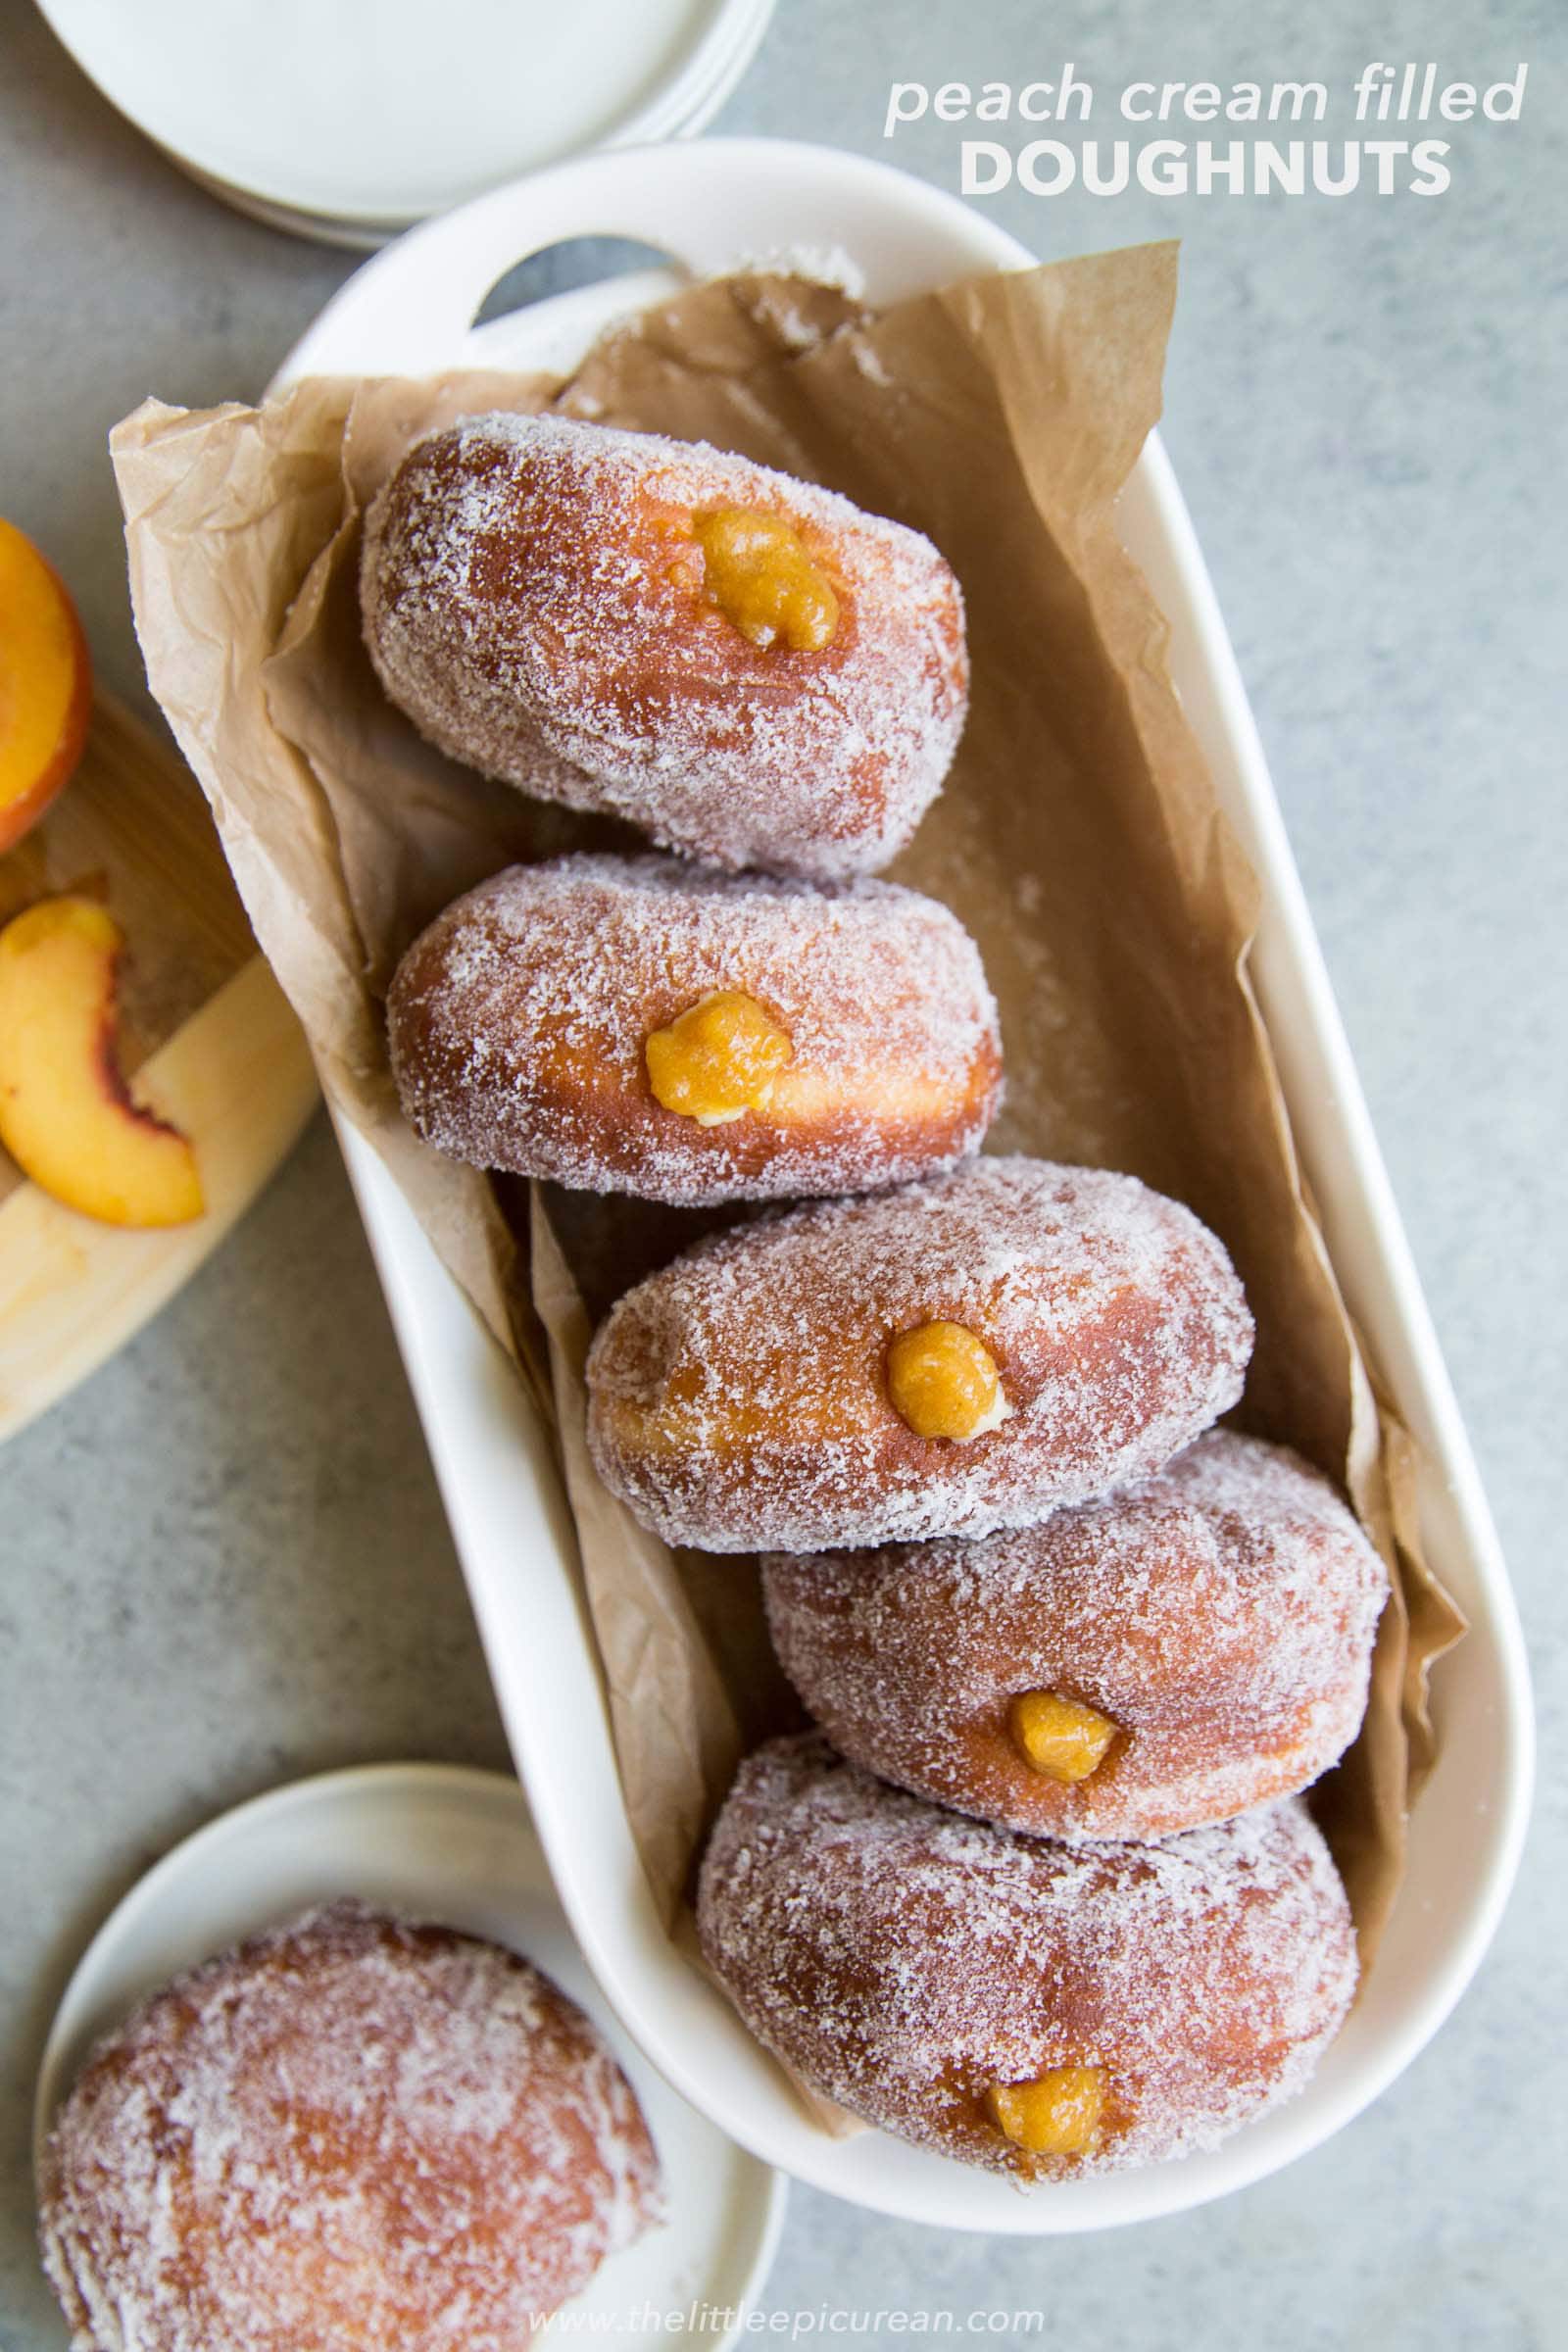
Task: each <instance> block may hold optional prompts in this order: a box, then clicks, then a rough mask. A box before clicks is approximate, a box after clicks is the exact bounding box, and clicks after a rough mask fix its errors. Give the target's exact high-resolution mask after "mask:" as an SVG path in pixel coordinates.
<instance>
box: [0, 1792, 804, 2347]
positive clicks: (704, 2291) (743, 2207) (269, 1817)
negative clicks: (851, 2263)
mask: <svg viewBox="0 0 1568 2352" xmlns="http://www.w3.org/2000/svg"><path fill="white" fill-rule="evenodd" d="M367 1803H368V1804H370V1805H371V1806H372V1807H373V1808H374V1809H375V1810H376V1811H377V1812H379V1813H382V1814H384V1816H385V1817H386V1820H385V1824H384V1826H385V1828H388V1829H390V1828H393V1827H395V1826H396V1823H397V1821H398V1819H399V1817H400V1816H401V1817H403V1818H405V1819H407V1818H408V1816H409V1814H410V1812H411V1810H412V1809H413V1808H415V1807H422V1808H429V1807H430V1806H432V1805H436V1806H439V1807H441V1808H442V1809H443V1810H450V1811H451V1812H452V1813H453V1814H454V1815H455V1816H456V1817H457V1818H458V1819H459V1820H460V1821H461V1822H462V1824H463V1825H464V1826H465V1827H466V1826H468V1824H469V1823H471V1822H475V1821H476V1820H477V1818H478V1817H479V1816H480V1815H490V1816H493V1817H494V1818H495V1819H496V1820H497V1822H498V1823H499V1825H500V1828H501V1831H502V1833H503V1834H504V1836H505V1838H506V1839H507V1841H508V1843H509V1845H512V1846H515V1848H516V1850H518V1851H519V1852H520V1853H522V1854H524V1855H525V1856H527V1858H528V1859H529V1861H530V1862H532V1863H534V1864H536V1866H537V1867H536V1873H535V1876H534V1878H533V1880H532V1881H531V1882H530V1885H529V1887H528V1888H527V1898H528V1902H529V1905H530V1907H532V1908H534V1909H535V1910H538V1909H545V1908H548V1909H549V1910H551V1911H554V1912H558V1913H559V1914H560V1915H559V1920H558V1921H557V1922H556V1923H554V1925H555V1932H556V1933H557V1934H558V1935H559V1936H561V1937H563V1938H569V1936H570V1929H569V1924H568V1923H567V1921H566V1919H565V1915H564V1912H560V1905H559V1901H558V1899H557V1898H556V1897H555V1896H554V1894H553V1892H552V1883H551V1880H550V1876H549V1869H548V1864H547V1862H546V1859H545V1856H544V1854H543V1851H542V1849H541V1848H540V1846H539V1842H538V1838H537V1837H536V1835H535V1833H534V1829H533V1824H532V1821H531V1819H530V1817H529V1813H528V1807H527V1799H526V1798H525V1796H524V1795H523V1792H522V1790H521V1789H520V1788H519V1787H518V1785H517V1783H516V1782H515V1781H514V1780H512V1779H510V1778H509V1777H508V1776H507V1775H506V1774H504V1773H499V1772H486V1771H483V1770H480V1769H479V1768H477V1767H474V1766H470V1765H464V1764H427V1763H386V1764H362V1765H351V1766H349V1767H347V1768H345V1769H343V1770H340V1771H336V1772H323V1773H315V1774H312V1775H310V1776H309V1777H308V1778H306V1779H304V1780H299V1781H290V1782H286V1783H285V1784H284V1785H283V1786H282V1787H281V1788H278V1789H269V1790H267V1791H266V1792H265V1793H263V1794H262V1795H260V1796H255V1797H251V1798H249V1799H247V1800H246V1801H245V1802H244V1803H242V1804H239V1805H235V1806H232V1807H231V1808H230V1809H229V1810H228V1811H227V1812H226V1813H221V1814H219V1815H218V1816H217V1818H216V1819H214V1820H212V1821H209V1822H206V1823H204V1824H203V1826H202V1827H201V1828H200V1829H199V1830H195V1831H193V1832H192V1833H191V1835H190V1836H189V1837H188V1838H181V1839H180V1841H179V1842H178V1844H176V1845H174V1846H172V1847H171V1848H170V1850H169V1851H168V1852H167V1853H166V1854H164V1855H163V1856H162V1857H161V1858H160V1860H159V1861H157V1862H155V1863H154V1864H153V1866H152V1868H151V1869H150V1870H149V1871H147V1872H145V1873H144V1875H143V1876H142V1877H141V1878H139V1879H138V1880H137V1881H136V1883H135V1884H134V1886H132V1887H129V1888H128V1889H127V1890H126V1892H125V1893H124V1894H123V1896H122V1897H121V1899H120V1901H119V1902H118V1903H117V1904H116V1905H115V1907H114V1909H113V1910H112V1911H111V1912H110V1913H109V1915H108V1917H107V1918H106V1919H105V1921H104V1922H103V1925H102V1926H101V1927H100V1928H99V1929H98V1931H97V1933H96V1935H95V1936H93V1938H92V1940H91V1942H90V1943H89V1944H88V1946H87V1948H86V1950H85V1951H84V1952H83V1953H82V1955H81V1958H80V1959H79V1960H78V1961H77V1963H76V1966H75V1968H74V1969H73V1971H72V1975H71V1980H70V1983H69V1984H68V1985H67V1986H66V1989H65V1991H64V1993H63V1994H62V1995H61V1998H60V2004H59V2007H58V2009H57V2010H56V2012H55V2017H54V2022H53V2024H52V2025H51V2027H50V2031H49V2037H48V2040H47V2042H46V2043H45V2046H44V2052H43V2056H42V2058H41V2060H40V2062H39V2068H38V2078H37V2086H36V2090H35V2093H34V2098H33V2116H32V2148H33V2169H34V2172H35V2173H36V2171H37V2169H38V2160H39V2155H40V2152H41V2150H42V2147H43V2142H44V2140H45V2138H46V2136H47V2134H48V2131H49V2126H50V2123H51V2120H52V2118H53V2116H54V2114H55V2112H56V2110H57V2108H58V2107H59V2105H60V2102H61V2100H62V2099H63V2098H64V2097H65V2096H66V2093H67V2091H68V2090H69V2089H70V2086H71V2078H72V2074H73V2060H74V2061H75V2063H76V2064H79V2062H80V2059H81V2058H82V2057H83V2056H84V2055H85V2048H84V2046H83V2045H84V2044H87V2043H89V2040H90V2037H91V2033H92V2027H93V2024H94V2021H95V2020H98V2019H100V2018H101V2017H102V2014H103V2003H104V2001H105V1997H106V1994H107V1993H108V1992H109V1990H110V1988H111V1987H114V1989H115V1992H116V1994H117V1996H118V1993H119V1991H120V1990H121V1989H122V1988H121V1987H120V1985H118V1983H117V1980H118V1979H119V1977H120V1976H121V1974H122V1971H123V1966H124V1962H123V1958H122V1954H123V1948H124V1947H125V1945H126V1944H127V1942H129V1943H132V1944H133V1943H134V1939H135V1937H136V1936H137V1935H138V1934H140V1933H142V1932H143V1931H144V1930H145V1929H146V1928H147V1927H149V1926H150V1925H153V1924H154V1923H157V1922H158V1921H159V1920H160V1916H161V1914H163V1913H165V1912H166V1911H172V1912H173V1913H174V1914H175V1916H176V1917H177V1916H178V1914H179V1913H180V1910H181V1908H182V1889H183V1888H184V1887H187V1886H188V1884H189V1883H190V1882H191V1880H192V1879H193V1878H198V1877H203V1876H206V1875H207V1874H209V1873H213V1872H215V1871H221V1867H222V1864H223V1860H224V1858H225V1856H232V1855H233V1854H234V1852H235V1851H236V1849H237V1850H238V1851H239V1853H240V1854H241V1855H243V1852H244V1848H245V1846H246V1844H247V1842H248V1841H250V1840H253V1839H255V1838H257V1837H258V1835H262V1836H266V1835H269V1834H271V1833H273V1832H275V1831H276V1830H277V1829H278V1828H279V1827H282V1828H284V1829H285V1830H287V1831H289V1832H290V1834H293V1825H294V1824H295V1823H296V1822H297V1821H298V1820H299V1817H300V1816H301V1815H317V1816H319V1815H320V1814H322V1813H323V1812H324V1813H326V1814H327V1816H328V1827H329V1829H331V1828H332V1827H334V1826H335V1825H333V1824H332V1823H331V1821H330V1815H331V1814H332V1812H333V1811H334V1810H341V1811H342V1812H343V1814H344V1815H345V1820H344V1823H343V1829H344V1830H345V1831H348V1830H349V1829H350V1828H351V1827H352V1826H353V1821H354V1816H356V1815H360V1814H363V1809H364V1807H365V1805H366V1804H367ZM342 1868H343V1880H342V1887H343V1889H344V1890H346V1891H349V1892H354V1891H360V1889H359V1888H358V1887H356V1884H355V1879H354V1870H355V1855H354V1854H353V1853H352V1852H350V1851H347V1850H346V1851H345V1852H344V1855H343V1863H342ZM415 1883H416V1882H415V1879H414V1878H410V1880H409V1881H408V1884H409V1887H410V1891H409V1892H408V1893H406V1894H401V1895H400V1896H399V1897H398V1898H397V1907H398V1908H399V1909H401V1910H403V1911H404V1912H405V1913H406V1914H407V1915H410V1916H418V1917H421V1918H425V1919H428V1920H431V1921H434V1922H436V1923H437V1924H443V1923H444V1921H445V1915H446V1912H447V1911H448V1910H449V1909H450V1908H451V1903H450V1896H448V1897H446V1898H445V1899H443V1898H441V1897H439V1896H438V1897H437V1899H435V1900H432V1901H427V1900H425V1899H424V1898H422V1897H421V1896H420V1895H419V1894H418V1893H417V1892H416V1891H414V1890H413V1889H414V1886H415ZM474 1893H475V1896H476V1897H479V1896H481V1895H482V1896H483V1897H484V1899H485V1901H486V1902H487V1903H488V1904H489V1905H490V1906H491V1907H493V1908H505V1906H506V1897H505V1895H504V1894H503V1895H501V1896H499V1897H498V1896H494V1895H493V1894H491V1893H490V1891H489V1888H488V1883H487V1886H486V1887H485V1888H480V1887H478V1886H477V1885H475V1887H474ZM320 1899H322V1898H321V1889H320V1887H319V1884H318V1883H317V1882H316V1881H315V1879H310V1880H308V1881H306V1882H302V1884H301V1885H300V1887H298V1889H297V1890H296V1891H295V1892H293V1893H292V1894H290V1895H289V1896H288V1897H287V1898H284V1899H281V1900H280V1901H267V1900H262V1901H259V1902H258V1904H257V1907H256V1910H255V1913H254V1916H252V1917H251V1918H250V1920H249V1922H248V1925H247V1926H246V1927H245V1928H244V1929H240V1928H238V1927H236V1928H235V1929H234V1930H233V1931H232V1932H231V1934H230V1936H229V1937H228V1938H227V1940H235V1939H237V1937H238V1936H239V1935H241V1934H251V1933H254V1932H256V1931H257V1930H259V1929H261V1928H264V1927H268V1926H271V1925H273V1924H274V1923H275V1922H277V1921H279V1920H281V1919H285V1918H287V1917H289V1916H291V1915H292V1914H293V1913H294V1912H297V1911H299V1910H302V1909H304V1908H306V1907H307V1906H308V1905H309V1904H311V1903H312V1902H315V1901H319V1900H320ZM451 1924H455V1925H457V1926H458V1927H460V1928H462V1927H463V1926H464V1924H465V1923H464V1922H463V1921H462V1920H458V1921H455V1922H453V1923H451ZM183 1933H184V1931H183V1930H181V1931H180V1934H181V1935H183ZM198 1940H200V1939H199V1938H198ZM219 1948H221V1946H220V1947H219ZM514 1948H516V1949H518V1950H525V1949H526V1942H525V1940H519V1941H518V1943H517V1944H516V1945H515V1947H514ZM211 1956H212V1954H211V1951H210V1950H208V1949H203V1950H197V1949H195V1948H194V1947H193V1948H191V1949H190V1950H189V1952H188V1953H187V1955H186V1956H185V1957H184V1958H183V1959H182V1960H181V1961H180V1963H179V1965H180V1966H181V1967H194V1966H196V1965H198V1964H199V1963H200V1962H201V1961H203V1960H205V1959H208V1958H210V1957H211ZM579 1961H580V1955H579ZM554 1973H557V1974H559V1973H560V1962H559V1960H557V1961H556V1963H555V1970H554ZM589 1976H590V1972H589V1971H588V1970H587V1969H586V1967H585V1966H583V1967H582V1968H581V1977H582V1982H581V1983H580V1984H578V1985H566V1986H565V1987H564V1988H565V1989H566V1990H567V1991H568V1992H570V1993H571V1994H572V1996H573V1997H574V1998H578V1999H580V1998H581V1997H582V1995H583V1993H584V1992H585V1991H586V1990H588V1988H589V1984H588V1981H589ZM144 1989H145V1990H151V1989H153V1987H152V1986H150V1985H149V1986H146V1987H145V1988H144ZM139 1997H142V1996H141V1993H140V1992H137V1993H133V1994H131V1995H130V1996H129V1998H128V1999H127V2000H126V2003H125V2009H124V2010H122V2009H119V2004H118V1998H117V1999H116V2000H115V2001H114V2002H113V2003H112V2004H111V2005H112V2006H114V2007H115V2008H116V2009H117V2011H118V2013H119V2014H122V2015H123V2014H124V2013H125V2010H128V2008H129V2006H130V2005H131V2003H132V2002H133V2001H134V1999H136V1998H139ZM598 2022H599V2023H600V2024H601V2025H602V2026H604V2025H605V2024H606V2023H607V2021H606V2020H604V2019H601V2020H600V2021H598ZM611 2032H612V2034H613V2027H612V2028H611ZM617 2054H618V2055H619V2056H620V2058H621V2060H622V2063H623V2064H627V2065H628V2069H629V2071H630V2072H631V2073H632V2075H633V2078H634V2081H635V2079H636V2077H637V2075H638V2074H639V2073H640V2072H642V2068H641V2066H640V2065H639V2058H640V2053H635V2052H633V2053H628V2052H627V2051H626V2050H625V2049H622V2050H620V2051H619V2052H618V2053H617ZM645 2063H646V2062H645ZM638 2087H639V2089H640V2091H641V2093H642V2095H643V2097H644V2099H645V2101H646V2099H647V2096H648V2088H649V2085H648V2082H647V2078H646V2075H645V2076H644V2080H643V2081H642V2082H641V2083H639V2084H638ZM663 2095H664V2097H665V2098H673V2097H676V2096H678V2094H676V2093H673V2092H671V2091H669V2090H667V2089H666V2090H665V2091H664V2093H663ZM686 2104H687V2106H688V2108H689V2102H686ZM689 2120H690V2121H692V2122H696V2123H697V2124H698V2125H699V2126H700V2127H701V2128H702V2129H704V2130H705V2131H707V2132H708V2134H709V2137H710V2139H711V2141H712V2142H713V2143H714V2146H715V2149H717V2150H724V2149H726V2147H727V2156H728V2158H729V2159H730V2160H732V2161H731V2162H730V2166H729V2169H730V2170H731V2173H732V2177H733V2186H732V2188H731V2192H730V2198H729V2203H730V2209H731V2225H730V2229H729V2232H728V2240H727V2242H726V2247H725V2251H726V2253H731V2254H732V2255H733V2256H734V2257H735V2258H736V2259H735V2269H736V2273H737V2276H736V2277H735V2278H731V2279H718V2278H714V2279H712V2280H711V2281H710V2283H709V2285H708V2286H706V2287H705V2286H703V2285H697V2284H692V2283H691V2282H690V2281H689V2279H688V2278H687V2275H686V2272H685V2269H684V2267H672V2269H671V2274H670V2278H669V2285H668V2302H669V2305H670V2307H671V2308H684V2307H685V2306H686V2305H687V2304H688V2303H689V2302H692V2301H700V2300H701V2301H707V2302H708V2303H710V2305H713V2304H715V2303H719V2302H720V2301H721V2305H722V2307H724V2308H727V2309H730V2310H732V2311H733V2312H734V2314H735V2317H734V2321H733V2324H732V2325H731V2327H729V2328H728V2329H727V2330H726V2331H724V2332H723V2333H722V2334H715V2335H713V2336H712V2337H711V2339H710V2338H708V2337H707V2336H706V2335H705V2341H708V2340H711V2342H712V2344H713V2352H730V2348H731V2347H732V2346H734V2345H735V2344H737V2343H738V2342H740V2341H741V2340H742V2338H743V2337H744V2336H745V2334H746V2332H747V2330H746V2315H747V2313H748V2312H750V2311H752V2310H754V2309H755V2307H756V2304H757V2301H758V2298H759V2296H760V2293H761V2290H762V2287H763V2284H764V2283H765V2281H766V2278H767V2275H768V2272H769V2271H770V2269H771V2268H772V2264H773V2259H774V2256H775V2254H776V2253H777V2250H778V2241H779V2236H780V2233H781V2232H782V2229H783V2227H784V2215H785V2210H786V2206H787V2202H788V2183H787V2181H786V2180H785V2178H784V2176H783V2175H782V2174H780V2173H778V2172H776V2171H774V2170H772V2169H771V2168H769V2167H767V2166H765V2165H762V2164H759V2163H758V2162H757V2161H756V2160H755V2159H754V2158H753V2157H752V2156H751V2155H750V2154H748V2153H747V2152H745V2151H743V2150H741V2149H739V2148H737V2147H735V2146H734V2144H733V2143H732V2142H726V2139H725V2135H724V2134H722V2133H721V2132H720V2131H717V2130H716V2129H715V2128H714V2127H712V2126H711V2123H710V2122H709V2120H708V2119H707V2118H704V2117H702V2116H700V2114H699V2113H698V2111H696V2110H689ZM721 2160H722V2159H721ZM683 2185H684V2183H683V2180H682V2179H681V2178H679V2177H678V2168H673V2169H672V2168H670V2167H668V2166H666V2168H665V2186H666V2190H667V2192H668V2195H669V2199H670V2205H671V2209H672V2210H675V2209H678V2205H679V2201H680V2198H681V2195H682V2190H683ZM656 2234H657V2233H656ZM668 2251H669V2253H670V2256H671V2261H672V2265H681V2266H684V2263H685V2257H684V2256H683V2255H682V2254H680V2252H679V2251H678V2248H677V2246H676V2244H675V2243H674V2242H673V2241H672V2242H671V2244H670V2246H669V2249H668ZM650 2256H651V2257H652V2259H653V2260H654V2261H657V2253H656V2252H655V2250H654V2247H653V2244H652V2241H651V2242H650ZM639 2267H640V2268H643V2267H649V2266H648V2265H647V2264H646V2263H645V2264H640V2265H639ZM600 2276H601V2278H603V2277H604V2276H605V2274H603V2273H601V2275H600ZM647 2283H648V2282H646V2281H644V2282H643V2284H642V2285H640V2286H639V2288H638V2289H637V2290H636V2291H635V2292H633V2291H632V2290H630V2289H627V2290H626V2291H627V2292H628V2295H629V2296H630V2300H629V2301H628V2303H627V2306H626V2311H625V2316H624V2318H623V2320H622V2322H621V2324H620V2325H619V2326H618V2327H616V2328H614V2329H613V2330H605V2329H603V2328H602V2327H601V2326H596V2327H592V2328H591V2332H593V2333H599V2332H602V2331H607V2332H615V2333H627V2332H635V2327H632V2326H631V2325H629V2323H630V2319H631V2314H632V2313H634V2312H639V2311H641V2309H642V2307H643V2302H644V2289H645V2287H646V2286H647ZM590 2291H591V2290H590ZM573 2300H574V2301H576V2300H577V2298H573ZM568 2308H569V2306H568ZM596 2317H598V2315H596ZM553 2340H555V2336H554V2334H552V2333H550V2332H548V2331H547V2332H545V2333H542V2335H541V2341H553Z"/></svg>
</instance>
